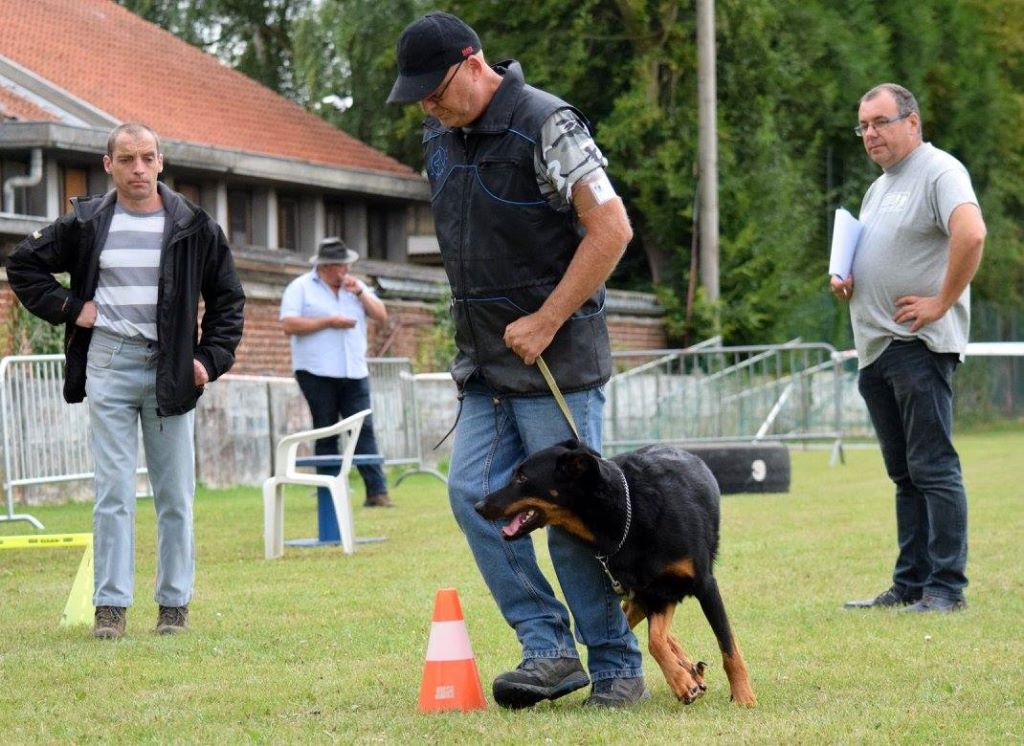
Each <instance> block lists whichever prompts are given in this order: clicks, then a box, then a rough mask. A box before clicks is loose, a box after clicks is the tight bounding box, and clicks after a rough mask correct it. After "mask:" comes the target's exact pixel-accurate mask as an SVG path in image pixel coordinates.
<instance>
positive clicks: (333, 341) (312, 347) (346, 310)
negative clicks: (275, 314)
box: [280, 269, 372, 378]
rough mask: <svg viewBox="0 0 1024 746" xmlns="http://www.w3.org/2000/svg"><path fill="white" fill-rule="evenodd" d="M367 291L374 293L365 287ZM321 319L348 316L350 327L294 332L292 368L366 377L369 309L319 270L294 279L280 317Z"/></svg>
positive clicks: (287, 291)
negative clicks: (333, 286)
mask: <svg viewBox="0 0 1024 746" xmlns="http://www.w3.org/2000/svg"><path fill="white" fill-rule="evenodd" d="M363 292H366V293H370V292H372V291H371V290H370V288H368V287H365V286H364V291H363ZM289 316H302V317H306V318H319V317H323V316H348V317H349V318H352V319H355V320H356V325H355V326H354V327H352V328H351V329H333V328H331V329H321V330H320V331H318V332H313V333H312V334H292V335H291V345H292V370H293V371H294V370H305V371H308V372H310V373H312V374H314V375H317V376H326V377H328V378H366V377H367V376H368V375H369V374H370V372H369V369H368V368H367V367H366V311H365V310H363V302H362V300H361V299H360V298H357V297H356V296H355V295H354V294H353V293H350V292H348V291H347V290H339V291H338V294H337V295H335V293H334V291H333V290H332V289H331V288H330V287H329V286H328V285H327V283H325V282H324V281H323V280H321V279H320V275H318V274H317V272H316V269H313V270H312V271H311V272H307V273H306V274H304V275H301V276H300V277H296V278H295V279H294V280H292V281H291V282H290V283H289V284H288V287H287V288H285V291H284V297H283V298H281V316H280V318H282V319H285V318H288V317H289Z"/></svg>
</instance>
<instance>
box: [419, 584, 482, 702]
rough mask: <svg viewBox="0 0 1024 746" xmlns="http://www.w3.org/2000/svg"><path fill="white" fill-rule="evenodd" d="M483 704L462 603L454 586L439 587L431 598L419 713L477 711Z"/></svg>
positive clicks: (478, 673)
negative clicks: (431, 606)
mask: <svg viewBox="0 0 1024 746" xmlns="http://www.w3.org/2000/svg"><path fill="white" fill-rule="evenodd" d="M485 707H487V703H486V702H485V701H484V692H483V689H482V688H481V687H480V672H479V671H477V668H476V660H474V658H473V649H472V648H471V647H470V645H469V633H468V632H467V631H466V622H465V620H463V618H462V605H461V604H460V603H459V594H458V593H457V592H456V590H455V589H454V588H442V589H440V590H439V591H438V592H437V597H436V598H435V599H434V621H433V622H432V623H431V625H430V642H428V643H427V662H426V663H425V664H424V665H423V684H422V686H420V708H419V709H420V712H441V711H444V710H462V711H463V712H468V711H469V710H481V709H484V708H485Z"/></svg>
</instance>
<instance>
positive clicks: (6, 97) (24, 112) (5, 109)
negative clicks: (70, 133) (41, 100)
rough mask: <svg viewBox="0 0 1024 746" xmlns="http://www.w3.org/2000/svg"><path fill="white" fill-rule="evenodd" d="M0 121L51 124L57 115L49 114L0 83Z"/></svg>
mask: <svg viewBox="0 0 1024 746" xmlns="http://www.w3.org/2000/svg"><path fill="white" fill-rule="evenodd" d="M0 119H19V120H21V121H29V122H53V121H56V120H57V115H56V114H51V113H50V112H48V111H47V110H46V109H44V108H43V107H41V106H37V105H36V104H34V103H32V102H31V101H29V100H28V99H27V98H25V97H24V96H20V95H18V94H17V93H15V92H14V91H12V90H10V89H8V88H5V87H4V86H3V84H2V83H0Z"/></svg>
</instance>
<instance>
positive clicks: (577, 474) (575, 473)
mask: <svg viewBox="0 0 1024 746" xmlns="http://www.w3.org/2000/svg"><path fill="white" fill-rule="evenodd" d="M576 446H577V447H576V448H570V449H566V452H565V453H563V454H561V455H560V456H559V457H558V461H556V462H555V476H557V477H559V478H561V479H566V480H571V481H574V482H587V481H589V479H590V478H591V477H592V476H593V475H594V474H595V473H597V470H598V464H597V459H596V458H595V457H594V455H593V453H592V452H590V449H588V448H586V447H581V446H580V445H579V444H578V443H577V444H576Z"/></svg>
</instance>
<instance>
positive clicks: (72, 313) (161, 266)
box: [7, 124, 245, 639]
mask: <svg viewBox="0 0 1024 746" xmlns="http://www.w3.org/2000/svg"><path fill="white" fill-rule="evenodd" d="M103 167H104V169H105V170H106V172H107V173H108V174H110V176H111V178H112V180H113V182H114V190H113V191H111V192H109V193H108V194H106V195H104V196H101V197H90V198H88V199H82V200H79V199H74V200H72V204H73V206H74V210H73V211H72V212H71V213H69V214H67V215H65V216H64V217H62V218H60V219H59V220H57V221H56V222H55V223H53V224H52V225H50V226H48V227H47V228H44V229H43V230H41V231H36V232H35V233H33V234H32V235H31V236H29V237H28V238H26V239H25V240H24V241H22V242H21V243H20V244H18V246H17V247H15V250H14V252H13V253H12V254H11V256H10V258H9V259H8V260H7V276H8V279H9V281H10V283H11V287H12V288H13V290H14V292H15V294H16V295H17V296H18V299H19V300H20V301H21V302H22V304H24V306H25V308H27V309H28V310H29V311H31V312H32V313H34V314H35V315H37V316H39V317H41V318H43V319H45V320H46V321H49V322H50V323H51V324H58V323H64V324H65V325H66V332H65V340H64V349H65V353H66V367H65V382H64V398H65V399H66V400H67V401H68V402H70V403H75V402H80V401H82V399H83V398H86V397H88V401H89V422H90V426H91V429H92V450H93V457H94V460H95V490H96V504H95V508H94V510H93V551H94V559H95V593H94V596H93V605H94V606H95V607H96V621H95V626H94V629H93V634H94V635H95V636H96V637H100V638H108V639H110V638H118V637H121V636H122V635H123V634H124V630H125V619H126V610H127V607H129V606H131V605H132V601H133V596H134V585H135V578H134V571H135V558H134V547H135V492H136V490H135V472H136V462H137V458H138V453H137V444H138V437H137V433H138V428H139V423H140V422H141V424H142V435H143V444H144V447H145V449H146V465H147V468H148V471H149V478H150V482H151V483H152V485H153V496H154V507H155V508H156V514H157V552H158V562H157V578H156V592H155V600H156V602H157V604H158V606H159V611H158V614H157V627H156V631H157V632H159V633H161V634H170V633H175V632H181V631H183V630H185V629H186V628H187V627H188V604H189V601H190V599H191V597H192V590H193V585H194V580H195V549H194V535H193V520H192V502H193V499H194V496H195V454H194V446H193V443H194V439H193V432H194V416H195V411H194V410H195V405H196V401H197V399H198V398H199V396H200V394H202V390H203V386H205V385H206V384H207V383H209V382H210V381H213V380H216V379H217V378H219V377H220V376H221V375H223V374H224V373H226V372H227V371H228V369H229V368H230V367H231V365H232V363H233V362H234V359H235V348H236V347H237V346H238V342H239V340H240V339H241V337H242V307H243V305H244V303H245V295H244V293H243V292H242V286H241V283H240V282H239V280H238V275H237V274H236V273H235V266H234V262H233V260H232V258H231V251H230V248H229V247H228V244H227V239H226V238H225V237H224V233H223V232H222V231H221V229H220V228H219V227H218V225H217V224H216V223H215V222H214V220H213V219H212V218H211V217H210V216H209V215H207V214H206V213H205V212H203V211H202V210H201V209H199V208H198V207H196V206H195V205H192V204H191V203H189V202H188V201H187V200H185V199H184V198H183V197H182V196H181V195H179V194H177V193H176V192H174V191H172V190H171V189H168V188H167V187H166V186H164V185H163V184H159V183H158V182H157V176H158V175H159V173H160V172H161V171H162V170H163V154H162V153H161V152H160V141H159V138H158V137H157V136H156V134H155V133H154V132H153V131H152V130H151V129H149V128H148V127H146V126H144V125H141V124H123V125H121V126H119V127H117V128H115V129H114V130H113V132H111V134H110V137H109V138H108V140H107V153H106V155H105V156H104V157H103ZM55 272H66V273H68V274H69V275H70V279H71V282H70V286H69V287H67V288H65V287H64V286H62V285H61V284H60V283H59V282H57V280H56V279H55V278H54V276H53V273H55ZM200 298H202V300H203V302H204V304H205V311H204V313H203V317H202V334H201V335H197V330H198V328H199V300H200Z"/></svg>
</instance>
